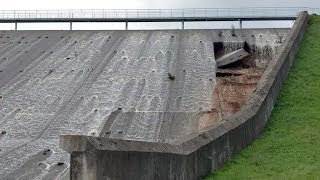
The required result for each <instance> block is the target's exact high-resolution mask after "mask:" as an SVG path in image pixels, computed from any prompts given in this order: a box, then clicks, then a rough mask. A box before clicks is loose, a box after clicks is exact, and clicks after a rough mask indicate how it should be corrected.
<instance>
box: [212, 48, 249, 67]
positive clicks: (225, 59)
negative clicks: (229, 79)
mask: <svg viewBox="0 0 320 180" xmlns="http://www.w3.org/2000/svg"><path fill="white" fill-rule="evenodd" d="M247 56H249V53H248V52H246V51H245V50H244V49H239V50H236V51H233V52H231V53H229V54H226V55H224V56H222V57H220V58H219V59H217V66H218V67H222V66H225V65H228V64H231V63H234V62H236V61H238V60H241V59H243V58H245V57H247Z"/></svg>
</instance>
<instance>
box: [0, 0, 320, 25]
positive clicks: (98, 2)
mask: <svg viewBox="0 0 320 180" xmlns="http://www.w3.org/2000/svg"><path fill="white" fill-rule="evenodd" d="M240 7H313V8H320V0H264V1H259V0H90V1H88V0H50V1H48V0H1V6H0V10H35V9H37V10H38V9H39V10H40V9H42V10H43V9H159V8H169V9H170V8H240ZM231 25H234V26H235V27H238V23H237V22H228V23H221V22H215V23H187V24H186V26H185V27H186V28H195V27H199V28H211V27H217V28H227V27H230V26H231ZM291 25H292V22H288V21H287V22H277V23H275V22H266V23H265V22H260V23H259V22H256V23H244V27H247V28H252V27H272V26H276V27H290V26H291ZM180 26H181V25H180V24H179V23H143V24H141V23H131V24H130V23H129V29H141V28H145V29H152V28H153V27H156V28H165V29H167V28H172V29H177V28H180ZM39 27H40V28H41V29H68V28H69V25H68V24H66V23H64V24H63V23H60V24H58V23H56V24H47V23H46V24H43V23H42V24H19V25H18V28H19V29H37V28H39ZM106 27H107V29H123V28H124V27H125V26H124V24H123V23H112V24H111V23H93V24H92V23H91V24H88V23H75V24H74V25H73V29H92V28H94V29H105V28H106ZM12 28H14V26H13V24H0V29H12Z"/></svg>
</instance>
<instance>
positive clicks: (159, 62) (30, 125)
mask: <svg viewBox="0 0 320 180" xmlns="http://www.w3.org/2000/svg"><path fill="white" fill-rule="evenodd" d="M220 31H221V32H222V35H221V36H220ZM287 32H288V30H287V29H259V30H255V29H253V30H236V33H237V37H232V36H230V30H184V31H181V30H163V31H16V32H15V31H0V127H1V129H0V132H1V131H3V133H0V179H18V178H21V179H51V178H53V177H62V178H68V177H69V172H68V168H69V158H70V156H69V155H68V153H67V152H65V151H64V150H62V149H61V148H59V147H58V144H59V136H60V135H61V134H72V135H84V136H87V135H89V136H102V137H105V138H111V139H117V140H119V139H124V140H132V141H129V142H128V143H129V144H130V143H131V142H133V143H134V144H137V145H139V146H138V147H136V146H132V148H143V147H146V148H147V149H148V150H152V149H153V147H151V148H150V147H148V146H145V144H144V141H148V142H152V143H156V142H161V143H162V145H164V146H162V148H163V147H168V150H170V152H171V151H173V147H170V146H166V144H167V142H172V143H173V142H175V141H177V140H178V139H182V138H184V137H188V135H189V134H191V133H193V132H198V131H199V130H202V127H201V126H199V124H200V120H201V119H203V118H202V117H203V116H204V114H206V112H208V111H210V110H211V108H212V106H214V105H215V104H214V103H213V101H212V98H213V91H214V89H215V85H216V81H215V79H216V77H215V74H216V62H215V54H214V49H213V42H218V41H221V42H239V43H238V45H235V44H237V43H233V44H230V46H232V48H229V49H232V50H235V49H239V48H241V47H242V43H243V42H244V41H247V42H248V44H250V45H255V46H257V47H261V49H263V48H262V47H265V46H266V45H270V46H271V47H272V48H274V52H277V51H278V50H279V48H278V47H279V46H280V45H281V44H277V42H276V41H277V40H278V38H279V36H283V37H285V36H286V34H287ZM252 35H254V36H255V37H258V38H253V37H252ZM260 35H261V36H260ZM226 46H229V44H228V43H226ZM233 46H234V47H235V49H234V48H233ZM257 49H259V48H257ZM262 53H263V52H262ZM168 73H170V74H172V75H174V76H175V80H170V79H169V78H168ZM218 123H221V122H219V121H213V122H212V123H211V124H218ZM211 124H210V125H211ZM133 140H135V141H133ZM136 141H139V143H137V142H136ZM113 142H115V141H108V143H113ZM125 142H127V141H125ZM73 143H76V141H73V142H72V143H71V144H70V145H73ZM97 143H98V142H97ZM106 143H107V142H106ZM140 143H141V144H140ZM120 144H121V143H120ZM97 145H98V146H99V147H101V145H100V144H99V143H98V144H97ZM140 145H141V146H140ZM102 146H103V147H104V146H105V145H104V144H102ZM72 147H73V146H72ZM121 147H123V149H126V147H125V146H121ZM185 147H187V146H185ZM115 150H117V149H116V148H115ZM185 150H187V149H185ZM80 154H81V153H80ZM72 156H73V157H75V158H77V155H72ZM72 161H74V159H73V160H72ZM79 164H81V163H79ZM71 171H72V172H75V171H74V170H72V169H71Z"/></svg>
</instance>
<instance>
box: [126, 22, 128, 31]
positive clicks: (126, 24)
mask: <svg viewBox="0 0 320 180" xmlns="http://www.w3.org/2000/svg"><path fill="white" fill-rule="evenodd" d="M126 30H128V21H126Z"/></svg>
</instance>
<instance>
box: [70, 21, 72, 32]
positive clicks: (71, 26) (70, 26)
mask: <svg viewBox="0 0 320 180" xmlns="http://www.w3.org/2000/svg"><path fill="white" fill-rule="evenodd" d="M70 31H72V21H70Z"/></svg>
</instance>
